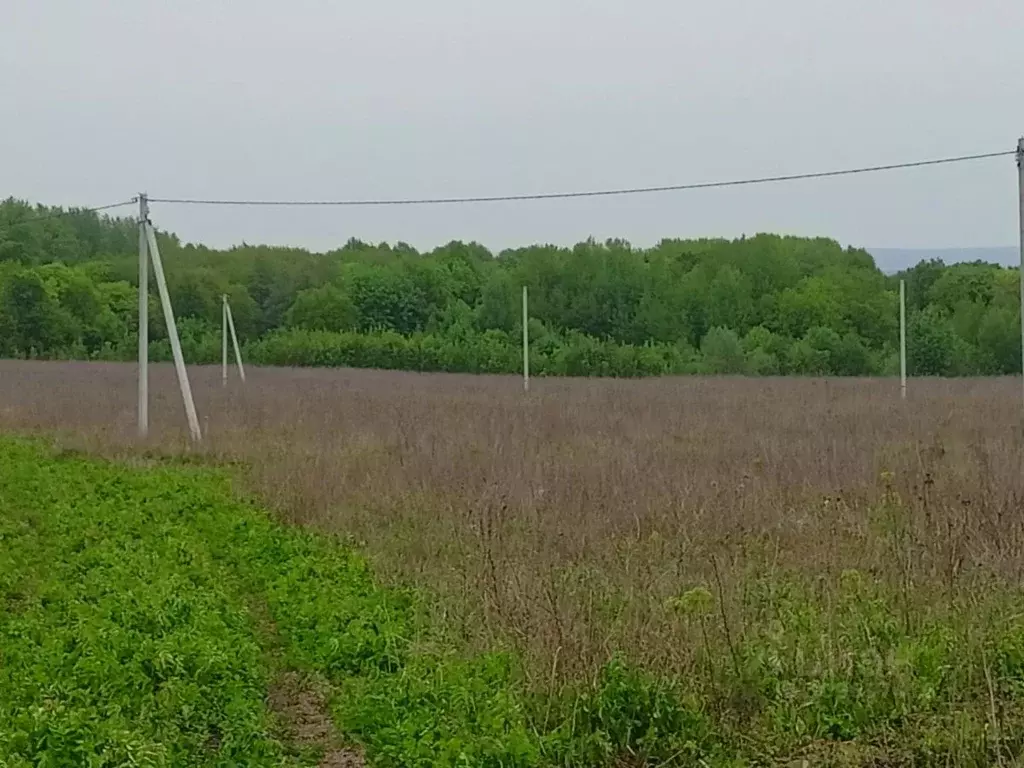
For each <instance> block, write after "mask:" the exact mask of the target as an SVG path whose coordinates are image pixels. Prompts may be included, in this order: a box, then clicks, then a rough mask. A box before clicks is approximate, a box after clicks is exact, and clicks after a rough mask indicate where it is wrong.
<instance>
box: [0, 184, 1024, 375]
mask: <svg viewBox="0 0 1024 768" xmlns="http://www.w3.org/2000/svg"><path fill="white" fill-rule="evenodd" d="M158 238H159V241H160V248H161V254H162V255H163V257H164V261H165V269H166V272H167V280H168V285H169V288H170V292H171V297H172V301H173V304H174V309H175V313H176V315H177V317H178V328H179V332H180V335H181V337H182V346H183V349H184V351H185V354H186V357H187V359H188V360H189V361H190V362H194V363H212V362H216V361H217V360H219V358H220V321H221V295H223V294H226V295H227V296H228V298H229V301H230V302H231V307H232V312H233V314H234V319H235V323H236V326H237V330H238V334H239V338H240V341H241V343H242V344H243V346H244V355H245V356H246V358H247V359H248V360H249V361H250V362H253V363H256V364H267V365H308V366H355V367H375V368H398V369H408V370H420V371H452V372H467V373H511V372H515V371H518V370H519V369H520V366H521V360H522V358H521V346H520V345H521V334H522V325H521V323H522V318H521V291H522V286H527V287H528V288H529V292H530V319H529V333H530V339H531V365H532V367H533V369H534V372H535V373H536V374H538V375H572V376H588V375H601V376H649V375H666V374H701V373H709V374H712V373H713V374H751V375H757V374H760V375H842V376H867V375H892V374H895V373H897V372H898V360H899V357H898V351H899V347H898V343H899V325H898V323H899V312H898V291H899V279H900V278H904V279H906V281H907V303H908V307H907V312H908V323H907V325H908V366H909V371H910V373H911V374H912V375H943V376H958V375H989V374H1008V373H1014V372H1019V371H1020V344H1021V341H1020V330H1019V329H1020V325H1019V323H1020V308H1019V295H1018V273H1017V270H1015V269H1007V268H1003V267H1000V266H998V265H993V264H985V263H980V262H978V263H972V264H957V265H945V264H943V263H942V262H940V261H926V262H922V263H920V264H918V265H917V266H915V267H913V268H912V269H909V270H906V271H905V272H903V273H900V274H898V275H885V274H883V273H882V272H881V271H880V270H879V269H878V268H877V266H876V265H875V263H874V259H873V258H872V257H871V255H870V254H868V253H867V252H866V251H864V250H862V249H857V248H843V247H842V246H840V245H839V244H838V243H837V242H835V241H833V240H829V239H824V238H799V237H784V236H778V235H767V234H763V235H757V236H755V237H750V238H740V239H738V240H724V239H701V240H675V239H667V240H663V241H661V242H660V243H658V244H657V245H656V246H654V247H652V248H637V247H634V246H631V245H630V244H629V243H627V242H625V241H623V240H609V241H606V242H603V243H601V242H595V241H593V240H588V241H586V242H582V243H579V244H577V245H576V246H573V247H571V248H565V247H557V246H553V245H532V246H527V247H524V248H516V249H510V250H506V251H503V252H501V253H497V254H495V253H492V252H490V251H488V250H487V249H486V248H484V247H483V246H481V245H479V244H476V243H462V242H452V243H449V244H447V245H444V246H441V247H439V248H435V249H433V250H431V251H428V252H420V251H417V250H416V249H415V248H413V247H411V246H409V245H407V244H405V243H398V244H395V245H389V244H387V243H380V244H370V243H364V242H361V241H359V240H350V241H349V242H348V243H346V244H345V245H344V246H343V247H341V248H338V249H336V250H332V251H327V252H324V253H311V252H309V251H306V250H303V249H299V248H283V247H271V246H253V245H244V244H243V245H241V246H237V247H234V248H230V249H226V250H215V249H210V248H206V247H204V246H201V245H194V244H185V243H182V242H181V241H180V240H179V239H178V238H177V237H176V236H175V235H173V234H171V233H163V232H162V233H159V235H158ZM137 249H138V234H137V229H136V225H135V222H134V220H132V219H131V218H118V217H110V216H106V215H98V214H96V213H92V212H88V211H81V210H73V209H72V210H63V209H59V208H48V207H45V206H40V205H31V204H29V203H27V202H24V201H19V200H14V199H8V200H6V201H4V202H2V203H0V355H2V356H4V357H15V358H61V359H90V360H125V361H127V360H133V359H134V358H135V355H136V349H137V341H138V320H137V293H136V291H137V279H138V278H137V258H138V250H137ZM150 335H151V347H150V348H151V351H152V354H153V355H154V358H155V359H161V358H169V356H170V348H169V344H168V342H167V334H166V329H165V328H164V325H163V321H162V318H161V315H160V311H159V306H158V304H157V301H156V299H155V296H154V297H153V298H151V322H150Z"/></svg>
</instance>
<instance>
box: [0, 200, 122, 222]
mask: <svg viewBox="0 0 1024 768" xmlns="http://www.w3.org/2000/svg"><path fill="white" fill-rule="evenodd" d="M137 202H139V198H137V197H133V198H132V199H131V200H123V201H122V202H120V203H108V204H107V205H97V206H95V207H93V208H69V209H68V210H66V211H55V212H53V213H47V214H45V215H43V216H32V217H29V218H27V219H22V220H21V221H12V222H9V223H8V224H7V225H6V226H7V227H8V228H11V227H16V226H19V225H21V224H35V223H36V222H38V221H48V220H49V219H61V218H64V217H65V216H75V215H76V214H80V213H99V212H100V211H109V210H112V209H114V208H123V207H124V206H126V205H134V204H135V203H137Z"/></svg>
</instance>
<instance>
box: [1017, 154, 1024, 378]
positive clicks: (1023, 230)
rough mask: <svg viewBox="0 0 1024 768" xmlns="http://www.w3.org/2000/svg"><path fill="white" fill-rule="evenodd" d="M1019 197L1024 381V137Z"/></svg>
mask: <svg viewBox="0 0 1024 768" xmlns="http://www.w3.org/2000/svg"><path fill="white" fill-rule="evenodd" d="M1017 196H1018V197H1019V198H1020V359H1021V380H1022V381H1024V137H1022V138H1021V139H1019V140H1018V141H1017Z"/></svg>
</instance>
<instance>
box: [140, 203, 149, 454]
mask: <svg viewBox="0 0 1024 768" xmlns="http://www.w3.org/2000/svg"><path fill="white" fill-rule="evenodd" d="M148 221H149V200H147V199H146V195H145V193H143V194H140V195H139V403H138V405H139V410H138V426H139V437H142V438H145V437H146V436H147V435H148V434H149V251H148V244H147V242H146V223H147V222H148Z"/></svg>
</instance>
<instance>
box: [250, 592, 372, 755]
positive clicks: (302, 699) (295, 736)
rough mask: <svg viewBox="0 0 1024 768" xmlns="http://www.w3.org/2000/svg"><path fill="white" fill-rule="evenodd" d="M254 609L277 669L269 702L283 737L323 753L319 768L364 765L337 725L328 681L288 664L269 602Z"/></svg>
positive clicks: (307, 749)
mask: <svg viewBox="0 0 1024 768" xmlns="http://www.w3.org/2000/svg"><path fill="white" fill-rule="evenodd" d="M250 610H251V612H252V615H253V619H254V620H255V625H256V628H257V631H258V632H259V634H260V637H261V638H262V639H263V641H264V642H263V647H264V649H265V651H266V653H267V657H268V659H269V660H270V662H271V668H272V669H274V670H276V676H275V678H274V680H273V682H272V683H271V684H270V688H269V690H268V692H267V705H268V707H269V708H270V711H271V712H273V713H274V715H275V716H276V718H277V721H278V723H279V725H280V727H281V730H282V734H281V736H282V738H284V739H285V740H287V741H288V742H289V743H290V744H292V745H293V746H294V747H295V748H296V749H299V750H301V751H304V752H305V751H309V750H315V751H317V752H322V753H323V757H321V758H320V762H319V763H317V766H318V768H364V766H366V758H365V757H363V754H362V753H361V752H360V751H358V750H356V749H353V748H351V747H346V746H345V745H344V740H343V739H342V738H341V734H339V733H338V731H337V729H336V728H335V727H334V721H333V720H331V712H330V707H329V706H328V699H329V696H328V689H327V684H326V683H324V682H321V681H317V680H315V679H313V678H311V677H310V676H308V675H303V674H301V673H300V672H298V671H296V670H294V669H291V668H289V667H288V666H287V665H286V663H285V660H284V649H283V642H282V640H281V636H280V634H279V633H278V631H277V625H276V624H275V623H274V619H273V617H271V615H270V612H269V611H268V610H267V606H266V604H265V603H263V602H262V601H257V600H254V601H253V602H252V603H251V605H250Z"/></svg>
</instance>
